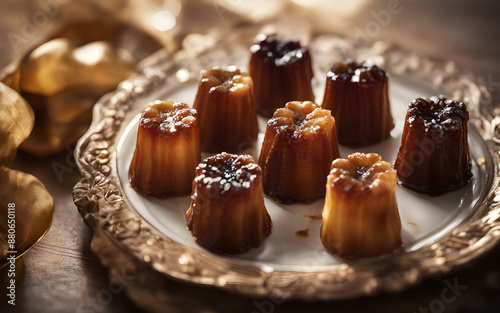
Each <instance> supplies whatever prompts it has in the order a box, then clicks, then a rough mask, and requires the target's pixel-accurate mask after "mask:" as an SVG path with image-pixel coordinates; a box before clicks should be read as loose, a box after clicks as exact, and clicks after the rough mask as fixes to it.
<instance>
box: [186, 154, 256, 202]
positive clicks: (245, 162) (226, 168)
mask: <svg viewBox="0 0 500 313" xmlns="http://www.w3.org/2000/svg"><path fill="white" fill-rule="evenodd" d="M261 173H262V170H261V169H260V167H259V166H258V165H257V164H256V163H255V161H254V159H253V157H252V156H251V155H248V154H245V155H237V154H229V153H226V152H222V153H220V154H217V155H214V156H212V157H209V158H207V159H205V161H204V162H202V163H200V164H199V165H198V167H197V168H196V174H197V176H196V178H195V179H194V183H195V184H196V185H197V186H198V187H200V188H205V189H214V190H215V191H217V192H218V194H225V193H229V194H231V193H238V192H241V191H242V190H245V189H249V188H250V187H251V186H252V183H253V182H254V181H255V180H256V179H257V178H258V177H260V175H261Z"/></svg>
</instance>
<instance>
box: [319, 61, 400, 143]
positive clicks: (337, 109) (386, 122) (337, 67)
mask: <svg viewBox="0 0 500 313" xmlns="http://www.w3.org/2000/svg"><path fill="white" fill-rule="evenodd" d="M388 85H389V83H388V78H387V75H386V73H385V71H384V70H382V69H381V68H379V67H378V66H376V65H369V64H368V63H366V62H365V63H357V62H354V61H352V60H348V61H346V62H345V63H344V62H339V63H336V64H334V65H333V67H332V68H331V70H330V71H329V72H328V73H327V75H326V87H325V95H324V98H323V104H322V107H323V108H324V109H327V110H331V111H332V115H333V117H335V120H336V121H337V133H338V141H339V143H340V144H342V145H346V146H350V147H361V146H367V145H371V144H374V143H377V142H380V141H382V140H385V139H387V138H389V137H390V135H391V129H393V128H394V122H393V119H392V115H391V107H390V102H389V92H388Z"/></svg>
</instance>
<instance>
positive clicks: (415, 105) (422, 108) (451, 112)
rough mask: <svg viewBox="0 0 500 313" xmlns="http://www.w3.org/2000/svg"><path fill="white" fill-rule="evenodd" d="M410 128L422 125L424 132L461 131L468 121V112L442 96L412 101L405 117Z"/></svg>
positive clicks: (457, 103) (459, 103)
mask: <svg viewBox="0 0 500 313" xmlns="http://www.w3.org/2000/svg"><path fill="white" fill-rule="evenodd" d="M406 119H407V123H408V124H409V126H410V127H414V126H416V125H423V126H424V129H425V131H429V130H437V131H454V130H459V129H462V127H463V123H467V121H468V120H469V112H468V111H467V107H466V106H465V104H463V103H462V102H458V101H453V100H448V99H446V98H444V97H443V96H440V97H432V98H430V99H424V98H417V99H415V100H413V101H412V102H411V103H410V105H409V107H408V113H407V115H406Z"/></svg>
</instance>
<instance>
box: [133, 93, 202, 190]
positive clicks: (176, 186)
mask: <svg viewBox="0 0 500 313" xmlns="http://www.w3.org/2000/svg"><path fill="white" fill-rule="evenodd" d="M199 134H200V127H199V125H198V114H197V113H196V110H194V109H191V108H189V106H188V105H187V104H185V103H179V102H173V101H166V102H162V101H155V102H153V103H150V104H149V105H148V107H147V108H146V110H144V112H142V115H141V118H140V122H139V131H138V133H137V144H136V147H135V151H134V156H133V158H132V162H131V163H130V169H129V175H130V184H131V185H132V187H133V188H134V189H135V190H137V191H138V192H140V193H141V194H143V195H146V196H155V197H159V198H164V197H168V196H177V195H185V194H189V193H190V192H191V184H192V181H193V178H194V170H195V168H196V165H197V164H198V163H199V162H200V159H201V155H200V141H199Z"/></svg>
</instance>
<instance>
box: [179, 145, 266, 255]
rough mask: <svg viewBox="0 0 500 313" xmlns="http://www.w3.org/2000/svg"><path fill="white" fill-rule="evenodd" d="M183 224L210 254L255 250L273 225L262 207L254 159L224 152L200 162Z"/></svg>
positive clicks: (262, 202)
mask: <svg viewBox="0 0 500 313" xmlns="http://www.w3.org/2000/svg"><path fill="white" fill-rule="evenodd" d="M186 221H187V226H188V229H189V230H190V231H191V233H192V235H193V237H194V239H195V240H196V242H197V243H198V244H199V245H201V246H203V247H205V248H206V249H208V250H210V251H213V252H216V253H223V254H237V253H243V252H245V251H248V250H250V249H252V248H257V247H258V246H259V245H260V244H261V242H262V241H263V240H264V238H265V237H267V236H268V235H269V234H270V233H271V228H272V222H271V218H270V216H269V214H268V213H267V210H266V207H265V206H264V193H263V191H262V171H261V169H260V167H259V166H258V165H257V164H255V162H254V160H253V158H252V157H251V156H250V155H232V154H227V153H225V152H223V153H221V154H217V155H215V156H212V157H209V158H207V159H205V160H204V161H203V162H202V163H200V164H199V165H198V167H197V168H196V178H195V179H194V181H193V194H192V196H191V206H190V207H189V210H188V211H187V212H186Z"/></svg>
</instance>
